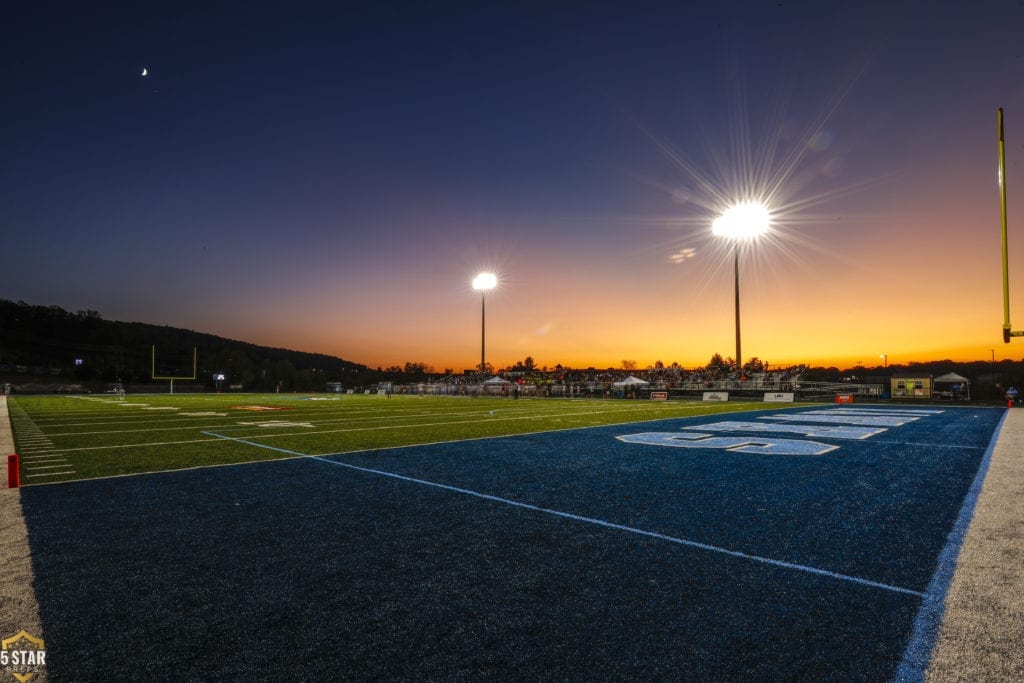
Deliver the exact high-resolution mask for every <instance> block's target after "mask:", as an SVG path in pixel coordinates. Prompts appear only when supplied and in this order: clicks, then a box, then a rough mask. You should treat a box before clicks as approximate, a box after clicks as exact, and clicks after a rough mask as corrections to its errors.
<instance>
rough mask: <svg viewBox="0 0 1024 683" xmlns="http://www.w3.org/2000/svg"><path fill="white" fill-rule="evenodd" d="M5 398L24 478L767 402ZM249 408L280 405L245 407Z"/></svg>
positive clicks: (396, 443)
mask: <svg viewBox="0 0 1024 683" xmlns="http://www.w3.org/2000/svg"><path fill="white" fill-rule="evenodd" d="M302 399H307V400H302ZM8 405H9V410H10V415H11V424H12V426H13V429H14V438H15V445H16V448H17V451H18V453H19V454H20V455H21V458H22V462H21V467H22V470H21V481H22V485H34V484H45V483H53V482H59V481H68V480H72V479H87V478H93V477H106V476H115V475H121V474H135V473H141V472H156V471H161V470H171V469H181V468H187V467H202V466H207V465H221V464H228V463H238V462H248V461H253V460H267V459H277V458H284V457H294V455H292V453H298V454H302V455H320V454H327V453H345V452H351V451H359V450H367V449H374V448H388V447H400V446H410V445H415V444H426V443H437V442H444V441H458V440H464V439H478V438H487V437H495V436H506V435H510V434H523V433H529V432H544V431H552V430H559V429H573V428H579V427H593V426H599V425H609V424H621V423H630V422H643V421H648V420H660V419H665V418H675V417H691V416H695V415H706V414H712V413H726V412H734V411H742V410H751V409H755V408H763V407H764V403H761V402H739V401H736V402H730V403H724V404H723V403H703V402H697V401H640V400H634V401H630V400H588V399H520V400H513V399H508V398H466V397H429V396H403V395H396V396H394V397H393V398H391V399H387V398H385V397H383V396H377V395H369V396H367V395H343V396H323V395H316V396H299V395H292V394H289V395H278V394H213V395H209V394H189V395H173V396H172V395H166V394H163V395H160V394H153V395H138V396H128V397H127V398H125V399H124V400H123V401H122V400H118V399H117V398H116V397H113V396H60V397H55V396H38V397H37V396H20V397H11V398H9V402H8ZM247 406H248V407H251V406H264V407H270V408H279V409H280V410H265V411H253V410H243V409H242V408H243V407H247ZM274 423H278V424H274ZM214 435H217V436H214ZM221 437H230V438H231V439H239V440H244V441H253V442H257V443H259V444H262V445H265V446H270V447H271V448H276V449H281V450H271V449H268V448H255V447H253V446H252V445H249V444H245V443H242V442H241V441H231V440H227V439H225V438H221Z"/></svg>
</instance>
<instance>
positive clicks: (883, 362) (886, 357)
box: [879, 353, 889, 368]
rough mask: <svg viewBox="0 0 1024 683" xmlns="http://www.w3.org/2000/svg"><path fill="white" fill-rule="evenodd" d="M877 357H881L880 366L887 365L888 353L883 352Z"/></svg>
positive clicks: (884, 366)
mask: <svg viewBox="0 0 1024 683" xmlns="http://www.w3.org/2000/svg"><path fill="white" fill-rule="evenodd" d="M879 358H881V359H882V367H883V368H887V367H889V354H887V353H883V354H882V355H881V356H879Z"/></svg>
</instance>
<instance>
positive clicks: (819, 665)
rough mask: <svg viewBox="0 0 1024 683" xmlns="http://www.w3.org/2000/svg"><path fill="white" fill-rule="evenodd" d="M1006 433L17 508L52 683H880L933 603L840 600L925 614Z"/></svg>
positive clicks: (63, 488)
mask: <svg viewBox="0 0 1024 683" xmlns="http://www.w3.org/2000/svg"><path fill="white" fill-rule="evenodd" d="M783 412H784V413H785V414H786V415H793V414H794V411H778V410H767V411H761V412H759V413H756V414H744V415H743V416H742V418H741V419H743V420H746V421H753V420H758V419H759V417H760V416H770V415H778V414H780V413H783ZM795 412H801V413H803V412H806V411H804V410H803V409H801V410H799V411H795ZM1003 414H1004V411H1002V410H990V409H983V408H967V409H960V408H956V409H949V410H946V411H945V412H943V413H942V414H940V415H930V416H923V417H921V418H920V419H918V420H916V421H914V422H912V423H909V424H906V425H903V426H899V427H890V428H888V429H886V431H884V432H882V433H880V434H877V435H875V436H873V437H871V438H868V439H865V440H863V441H849V440H829V439H824V438H816V439H814V440H816V441H820V442H827V443H830V444H834V445H838V446H839V448H838V449H836V450H833V451H831V452H829V453H826V454H824V455H820V456H780V455H758V454H749V453H735V452H729V451H721V450H709V449H693V450H691V449H682V448H667V447H664V446H648V445H638V444H630V443H623V442H622V441H619V440H617V439H615V438H614V437H615V436H617V435H623V434H632V433H638V432H648V431H663V432H666V433H674V432H678V431H680V430H681V428H682V427H689V426H696V425H700V424H705V423H711V422H718V421H721V420H722V419H723V418H722V417H721V416H718V417H705V418H697V419H691V420H667V421H663V422H659V423H644V424H642V425H618V426H615V427H604V428H598V429H588V430H574V431H566V432H557V433H549V434H538V435H530V436H518V437H509V438H502V439H489V440H481V441H471V442H463V443H452V444H441V445H435V446H430V447H417V448H406V449H391V450H384V451H376V452H368V453H361V454H350V455H339V456H332V457H330V458H328V459H329V460H333V461H336V462H338V463H344V464H345V465H354V466H356V467H360V468H364V469H363V470H355V469H351V468H349V467H338V466H336V465H333V464H331V463H329V462H323V461H322V460H321V459H313V458H307V459H301V460H294V461H283V462H271V463H261V464H257V465H250V466H235V467H222V468H211V469H206V470H195V471H186V472H174V473H165V474H160V475H150V476H144V477H125V478H118V479H107V480H100V481H92V482H78V483H72V484H64V485H55V486H45V487H30V488H26V489H24V490H23V492H22V493H23V496H22V500H23V506H24V510H25V513H26V519H27V522H28V525H29V535H30V542H31V544H32V552H33V563H34V567H35V571H36V591H37V595H38V596H39V599H40V605H41V611H42V616H43V622H44V630H45V633H46V640H47V650H48V662H49V664H50V672H51V675H52V676H53V677H54V680H60V679H61V678H65V679H88V678H93V677H96V676H109V677H113V678H119V677H121V678H138V677H139V676H141V675H146V676H149V677H152V678H156V679H168V680H169V679H171V678H176V677H178V678H188V677H196V678H278V677H279V676H284V675H287V674H290V673H294V672H298V676H299V677H300V678H306V679H317V678H320V677H332V678H334V677H342V676H344V677H366V678H375V677H384V678H394V677H400V678H413V677H415V678H422V677H427V678H438V677H480V676H486V675H492V676H503V677H508V676H516V677H530V678H538V677H539V678H544V677H552V678H559V677H569V678H620V677H648V678H650V677H659V678H664V677H671V678H687V679H731V680H735V679H744V680H766V679H780V678H785V679H805V680H820V679H821V678H835V679H843V680H884V679H887V678H889V677H891V676H892V675H893V673H894V672H895V670H896V666H897V665H898V663H899V661H900V658H901V655H902V653H903V650H904V648H905V647H906V644H907V641H908V639H909V638H910V636H911V632H912V630H913V625H914V620H915V616H916V615H917V614H918V613H919V610H920V608H921V605H922V598H921V597H920V596H919V595H915V594H911V593H903V592H896V591H893V590H889V589H886V588H883V587H877V586H874V585H871V584H864V583H856V582H853V581H850V580H846V579H844V578H841V577H854V578H859V579H864V580H866V581H869V582H877V583H880V584H886V585H889V586H893V587H898V588H903V589H906V590H909V591H912V592H918V593H920V592H922V591H925V590H926V589H927V587H928V584H929V581H930V580H931V579H932V576H933V574H934V573H935V569H936V562H937V559H938V557H939V553H940V552H941V551H942V549H943V547H944V546H945V542H946V536H947V534H948V533H949V532H950V530H951V528H952V527H953V526H954V524H955V522H956V519H957V515H958V513H959V511H960V508H961V503H962V502H963V500H964V498H965V496H966V495H967V493H968V490H969V488H970V486H971V482H972V480H973V479H974V476H975V474H976V473H977V471H978V468H979V464H980V463H981V459H982V457H983V455H984V453H985V450H986V447H987V446H988V444H989V441H990V439H991V435H992V432H993V430H994V429H995V427H996V425H997V423H998V421H999V420H1000V419H1001V417H1002V415H1003ZM729 419H740V418H736V417H735V416H730V418H729ZM769 434H770V433H769V432H767V431H766V432H765V433H764V434H763V435H761V436H764V435H769ZM756 436H758V435H755V437H756ZM776 436H777V434H776ZM786 436H788V437H790V438H791V437H792V435H786ZM367 469H373V470H379V471H383V472H387V473H389V474H396V475H400V476H402V477H406V479H396V478H394V477H391V476H382V475H381V474H376V473H373V472H370V471H366V470H367ZM411 479H418V480H422V481H424V482H430V483H431V484H441V485H444V486H447V487H453V488H457V489H464V490H466V491H471V492H473V495H470V494H468V493H464V492H460V491H456V490H453V488H438V487H437V486H433V485H426V484H424V483H418V482H416V481H411ZM478 494H479V495H478ZM481 496H487V497H481ZM512 503H515V504H512ZM524 506H531V507H524ZM553 512H558V513H559V514H558V515H556V514H553ZM565 515H574V516H576V518H572V517H568V516H565ZM597 522H601V523H597ZM627 528H628V529H635V530H639V531H644V532H648V534H647V535H642V534H638V533H635V532H634V531H630V530H628V529H627ZM651 534H656V535H662V536H664V537H668V538H659V537H658V536H656V535H651ZM673 539H674V540H673ZM677 540H683V541H686V542H692V543H697V544H706V545H707V546H708V548H702V547H695V546H693V545H684V544H681V543H679V542H676V541H677ZM724 551H728V552H724ZM741 554H744V555H749V556H751V558H761V559H751V558H746V557H743V556H742V555H741ZM765 559H766V560H771V561H772V562H774V563H769V562H765V561H762V560H765ZM787 565H792V567H790V566H787ZM801 567H804V568H811V569H816V570H821V571H823V572H829V573H831V574H834V575H841V576H840V577H838V578H837V577H836V576H832V575H830V574H827V573H818V574H816V573H812V572H809V571H806V570H803V569H800V568H801ZM95 633H102V634H103V645H102V646H97V645H96V643H95V642H94V640H95V639H94V638H87V637H84V636H83V634H95Z"/></svg>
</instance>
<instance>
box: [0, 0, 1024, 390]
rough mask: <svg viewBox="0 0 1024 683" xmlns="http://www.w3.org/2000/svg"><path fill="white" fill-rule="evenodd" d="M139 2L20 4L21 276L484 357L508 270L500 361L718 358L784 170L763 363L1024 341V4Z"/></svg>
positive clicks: (257, 326)
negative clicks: (729, 233)
mask: <svg viewBox="0 0 1024 683" xmlns="http://www.w3.org/2000/svg"><path fill="white" fill-rule="evenodd" d="M115 4H116V5H117V7H116V8H108V7H103V6H101V7H100V8H98V9H97V8H94V7H90V6H89V3H75V4H73V5H69V7H70V9H67V10H65V11H64V12H63V13H58V12H56V11H55V10H54V9H53V8H52V7H48V6H44V5H41V4H39V3H19V6H18V7H17V8H15V9H14V10H13V11H11V10H8V11H7V12H6V13H5V20H4V21H5V24H6V26H5V29H4V40H3V41H0V51H2V53H3V56H4V58H3V63H4V79H3V82H4V90H5V92H4V100H3V102H4V103H3V108H2V110H3V118H4V121H5V125H4V132H5V135H4V141H3V153H2V154H0V197H2V207H3V211H2V212H0V220H2V222H3V223H2V234H3V253H4V258H3V261H2V263H3V271H4V272H3V275H2V277H0V298H5V299H10V300H15V301H18V300H21V301H25V302H26V303H30V304H35V305H56V306H60V307H63V308H66V309H68V310H73V311H74V310H82V309H93V310H97V311H99V312H100V313H101V315H102V316H103V317H104V318H106V319H109V320H125V321H138V322H147V323H154V324H160V325H172V326H177V327H184V328H189V329H194V330H198V331H202V332H209V333H212V334H217V335H220V336H224V337H229V338H234V339H240V340H245V341H248V342H253V343H257V344H264V345H270V346H279V347H286V348H291V349H296V350H302V351H313V352H320V353H327V354H331V355H336V356H340V357H342V358H345V359H346V360H350V361H354V362H358V363H364V364H366V365H369V366H371V367H377V366H383V367H387V366H390V365H404V364H405V363H406V362H423V363H426V364H427V365H429V366H433V367H434V368H435V369H436V370H438V371H440V370H442V369H445V368H451V369H455V370H457V371H461V370H462V369H463V368H470V367H472V366H474V365H475V364H476V363H477V362H479V357H480V323H481V316H480V314H481V311H480V303H481V302H480V294H479V293H478V292H475V291H473V289H472V288H471V286H470V282H471V280H472V279H473V277H474V276H475V275H476V274H477V273H478V272H480V271H482V270H490V271H492V272H494V273H495V274H497V276H498V279H499V286H498V288H497V289H496V290H494V291H493V292H491V293H489V294H488V295H487V360H488V361H489V362H491V363H492V364H493V365H495V366H496V367H499V368H500V367H502V366H505V365H509V364H512V363H514V362H516V361H518V360H521V359H524V358H525V357H527V356H532V357H533V358H534V359H535V360H536V362H537V364H538V365H540V366H544V365H547V366H554V365H555V364H558V363H560V364H562V365H568V366H575V367H586V366H597V367H609V366H614V367H618V366H620V365H621V363H622V361H623V360H634V361H636V362H637V364H638V366H640V367H645V366H647V365H649V364H652V363H654V362H655V361H658V360H660V361H662V362H664V363H666V364H669V363H672V362H678V363H681V364H683V365H684V366H694V365H703V364H704V363H706V362H707V361H708V359H709V358H710V357H711V356H712V354H714V353H721V354H722V355H723V356H732V355H734V351H735V345H734V344H735V342H734V327H733V325H734V321H733V261H732V258H733V256H732V254H733V252H732V245H731V244H730V243H728V242H727V241H725V240H723V239H722V238H715V237H713V236H712V235H711V222H712V220H713V219H714V218H715V217H716V216H717V215H718V213H719V212H720V211H721V210H722V209H723V208H725V206H726V205H727V202H730V201H738V200H744V199H752V198H758V199H762V200H764V201H766V202H767V204H768V206H769V208H770V210H771V211H772V215H773V224H772V232H771V234H769V235H767V236H766V237H765V238H764V239H762V240H761V241H759V242H758V243H757V244H756V245H753V246H750V247H746V248H744V249H743V250H742V251H741V255H740V279H741V294H742V316H743V318H742V321H743V323H742V324H743V328H742V329H743V356H744V359H749V358H750V357H754V356H756V357H759V358H761V359H763V360H766V361H768V362H769V363H771V364H772V365H788V364H794V363H809V364H812V365H839V366H849V365H853V364H855V363H857V362H858V361H860V362H862V363H863V364H865V365H876V364H881V362H882V359H881V358H880V357H881V356H882V355H883V354H884V355H886V356H887V360H888V362H889V363H890V364H901V363H907V362H909V361H925V360H933V359H942V358H951V359H954V360H988V359H990V358H991V357H992V355H993V354H994V356H995V358H996V359H997V360H998V359H1002V358H1013V359H1020V358H1022V357H1024V340H1020V339H1017V340H1014V342H1013V343H1011V344H1008V345H1007V344H1003V341H1002V337H1001V328H1002V322H1003V318H1002V297H1001V292H1002V284H1001V282H1002V281H1001V271H1000V241H999V202H998V199H999V196H998V186H997V179H996V170H997V156H996V151H997V137H996V110H997V108H999V107H1003V108H1004V110H1005V120H1006V140H1007V143H1006V144H1007V146H1006V154H1007V178H1008V201H1009V216H1010V263H1011V276H1012V277H1014V276H1015V279H1014V280H1013V286H1012V291H1011V303H1012V304H1013V308H1012V313H1011V317H1012V322H1013V326H1014V329H1022V328H1024V286H1022V283H1024V224H1022V223H1021V221H1020V220H1019V216H1021V215H1024V214H1022V213H1021V212H1022V211H1024V208H1020V207H1024V3H1022V2H1020V1H1018V0H1012V1H1011V0H1006V1H999V0H979V1H977V2H934V1H932V2H909V1H908V2H900V1H898V0H897V1H896V2H873V1H870V0H868V1H865V2H856V3H854V2H836V1H830V0H823V1H816V2H812V1H806V2H803V1H798V2H791V1H788V0H783V1H782V2H779V1H778V0H773V1H771V2H755V1H752V0H746V1H737V2H729V3H720V2H672V3H668V2H666V3H642V2H641V3H628V4H627V3H600V2H595V3H579V4H576V3H446V2H440V3H386V2H384V3H363V4H361V5H360V6H355V5H350V4H348V3H330V4H313V3H283V2H282V3H279V4H278V5H277V6H276V7H275V6H274V5H272V4H271V5H269V6H268V5H267V4H266V3H256V5H257V7H256V8H253V7H248V6H246V5H244V4H239V5H237V6H230V5H228V4H221V3H204V4H199V5H196V6H195V8H193V9H189V8H188V6H187V5H183V4H181V3H143V4H136V5H121V4H119V3H115ZM213 4H216V5H218V7H217V8H216V9H212V8H211V7H210V6H209V5H213ZM101 5H105V4H104V3H101ZM144 69H145V70H146V75H142V73H143V70H144Z"/></svg>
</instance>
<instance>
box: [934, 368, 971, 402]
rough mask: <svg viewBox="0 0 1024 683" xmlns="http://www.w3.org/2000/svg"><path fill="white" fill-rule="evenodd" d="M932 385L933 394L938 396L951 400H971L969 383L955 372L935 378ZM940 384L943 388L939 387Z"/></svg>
mask: <svg viewBox="0 0 1024 683" xmlns="http://www.w3.org/2000/svg"><path fill="white" fill-rule="evenodd" d="M934 383H935V389H936V391H935V393H936V394H937V395H938V396H942V397H944V398H950V399H953V400H957V399H963V400H969V399H970V398H971V381H970V380H969V379H967V378H966V377H964V376H962V375H958V374H956V373H955V372H948V373H946V374H945V375H941V376H939V377H936V378H935V380H934ZM940 384H941V385H943V386H939V385H940Z"/></svg>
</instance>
